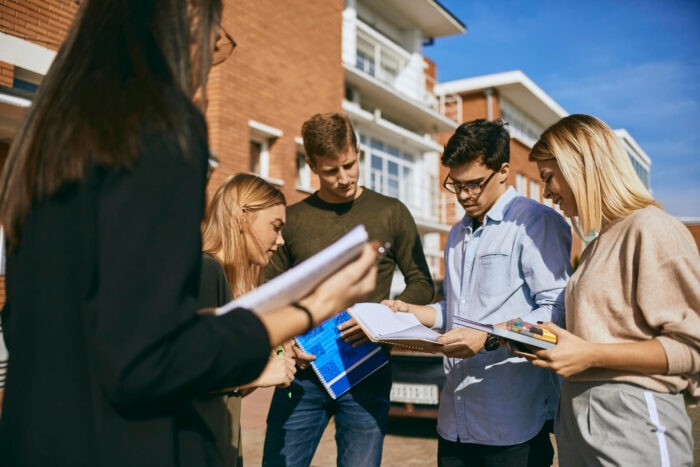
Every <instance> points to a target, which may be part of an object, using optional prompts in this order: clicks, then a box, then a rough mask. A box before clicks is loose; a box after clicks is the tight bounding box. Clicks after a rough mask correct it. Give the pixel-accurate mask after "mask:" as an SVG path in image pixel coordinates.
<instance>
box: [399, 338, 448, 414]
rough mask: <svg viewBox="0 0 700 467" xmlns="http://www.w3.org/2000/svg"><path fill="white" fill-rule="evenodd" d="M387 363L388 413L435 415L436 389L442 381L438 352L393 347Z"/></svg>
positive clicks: (438, 392) (436, 404) (439, 388)
mask: <svg viewBox="0 0 700 467" xmlns="http://www.w3.org/2000/svg"><path fill="white" fill-rule="evenodd" d="M391 363H392V385H391V397H390V399H391V409H390V411H389V415H390V416H394V417H417V418H437V413H438V411H437V408H438V402H439V401H440V393H441V392H442V387H443V385H444V384H445V370H444V369H443V365H442V354H429V353H424V352H413V351H406V350H400V348H398V347H394V349H393V350H392V352H391Z"/></svg>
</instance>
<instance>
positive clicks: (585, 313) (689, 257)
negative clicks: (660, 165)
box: [566, 206, 700, 397]
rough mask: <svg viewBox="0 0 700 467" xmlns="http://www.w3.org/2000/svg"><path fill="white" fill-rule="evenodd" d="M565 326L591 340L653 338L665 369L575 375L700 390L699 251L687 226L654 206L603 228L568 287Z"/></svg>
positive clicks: (657, 388) (667, 388) (597, 370)
mask: <svg viewBox="0 0 700 467" xmlns="http://www.w3.org/2000/svg"><path fill="white" fill-rule="evenodd" d="M566 324H567V329H568V330H569V331H571V332H572V333H574V334H576V335H577V336H580V337H582V338H584V339H586V340H588V341H591V342H600V343H622V342H634V341H640V340H646V339H652V338H656V339H658V341H659V342H660V343H661V345H662V346H663V348H664V350H665V352H666V357H667V359H668V373H667V374H665V375H661V374H659V375H643V374H640V373H636V372H629V371H619V370H607V369H600V368H592V369H589V370H587V371H585V372H582V373H579V374H577V375H574V376H573V377H571V378H570V380H572V381H625V382H629V383H634V384H637V385H639V386H642V387H645V388H648V389H652V390H655V391H659V392H673V393H675V392H681V391H683V390H688V392H689V393H690V394H691V395H693V396H695V397H697V396H700V390H699V385H698V383H699V382H700V379H699V375H698V372H700V257H699V256H698V249H697V246H696V245H695V242H694V240H693V238H692V236H691V235H690V232H689V231H688V229H687V228H686V227H685V226H684V225H683V224H681V223H680V222H679V221H678V220H677V219H675V218H674V217H672V216H670V215H668V214H666V213H665V212H664V211H662V210H660V209H658V208H656V207H654V206H649V207H647V208H644V209H640V210H638V211H636V212H634V213H633V214H631V215H629V216H627V217H626V218H623V219H620V220H618V221H615V222H613V223H611V224H609V225H607V226H605V228H603V230H602V232H601V233H600V235H599V236H598V238H596V239H595V240H594V241H593V242H591V244H590V245H588V247H587V248H586V250H585V251H584V252H583V255H582V258H581V263H580V265H579V267H578V269H577V271H576V272H575V273H574V275H573V276H572V277H571V280H570V281H569V284H568V286H567V288H566Z"/></svg>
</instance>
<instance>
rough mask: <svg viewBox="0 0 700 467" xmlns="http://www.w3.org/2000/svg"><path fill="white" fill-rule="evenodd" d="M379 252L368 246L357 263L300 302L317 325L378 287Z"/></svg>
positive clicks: (350, 265)
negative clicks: (311, 314)
mask: <svg viewBox="0 0 700 467" xmlns="http://www.w3.org/2000/svg"><path fill="white" fill-rule="evenodd" d="M376 263H377V249H376V248H375V247H374V246H372V245H370V244H369V243H368V244H366V245H365V247H364V249H363V250H362V254H361V255H360V256H359V258H357V259H356V260H355V261H353V262H351V263H350V264H348V265H347V266H345V267H344V268H342V269H340V270H339V271H338V272H336V273H335V274H333V275H332V276H330V277H329V278H328V279H326V280H325V281H324V282H323V283H322V284H320V285H319V286H318V287H317V288H316V289H315V290H314V291H313V292H311V293H310V294H309V295H307V296H306V297H305V298H303V299H302V300H300V302H301V303H302V304H303V305H304V306H306V307H307V308H308V309H309V310H310V311H311V312H312V313H313V317H314V323H315V324H316V325H318V324H320V323H322V322H323V321H325V320H326V319H328V318H330V317H331V316H333V315H334V314H336V313H338V312H340V311H342V310H344V309H346V308H348V307H349V306H351V305H354V304H355V303H357V302H360V301H362V300H363V299H364V298H365V297H366V296H367V294H369V293H370V292H371V291H372V290H374V288H375V287H376V285H377V264H376Z"/></svg>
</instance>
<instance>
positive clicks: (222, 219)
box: [202, 173, 286, 297]
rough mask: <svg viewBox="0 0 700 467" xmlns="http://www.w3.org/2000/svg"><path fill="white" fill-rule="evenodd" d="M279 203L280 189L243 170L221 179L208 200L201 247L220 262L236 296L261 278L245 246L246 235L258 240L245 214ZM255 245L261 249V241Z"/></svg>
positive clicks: (258, 268) (280, 202) (282, 197)
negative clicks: (222, 181) (209, 200)
mask: <svg viewBox="0 0 700 467" xmlns="http://www.w3.org/2000/svg"><path fill="white" fill-rule="evenodd" d="M280 204H281V205H285V204H286V200H285V198H284V195H283V194H282V192H281V191H279V190H278V189H277V188H276V187H275V186H273V185H271V184H270V183H268V182H266V181H265V180H263V179H262V178H260V177H256V176H255V175H251V174H244V173H240V174H236V175H233V176H230V177H228V178H227V179H226V180H224V183H223V184H222V185H221V186H220V187H219V188H218V189H217V190H216V193H215V194H214V197H213V198H212V200H211V203H210V204H209V207H208V209H207V214H206V217H205V220H204V224H203V228H202V250H203V251H204V252H205V253H208V254H210V255H212V256H214V257H215V258H216V259H217V260H218V261H219V262H220V263H221V265H222V266H223V268H224V273H225V274H226V279H227V281H228V283H229V285H230V286H231V291H232V292H233V294H234V296H236V297H238V296H241V295H243V294H244V293H246V292H249V291H251V290H252V289H254V288H255V287H256V286H257V285H258V284H259V283H260V279H261V269H260V266H258V265H256V264H252V262H251V259H250V258H249V257H248V250H247V249H246V241H247V239H252V241H254V242H256V243H258V242H259V241H258V237H257V235H255V232H253V231H252V230H250V224H249V222H248V220H247V218H246V215H247V214H248V213H254V212H255V211H260V210H262V209H267V208H270V207H273V206H277V205H280ZM246 233H248V235H247V236H246V235H245V234H246ZM255 246H256V247H257V248H260V249H261V250H262V246H261V245H259V244H257V245H255Z"/></svg>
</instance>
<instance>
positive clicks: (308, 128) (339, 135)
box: [301, 113, 357, 161]
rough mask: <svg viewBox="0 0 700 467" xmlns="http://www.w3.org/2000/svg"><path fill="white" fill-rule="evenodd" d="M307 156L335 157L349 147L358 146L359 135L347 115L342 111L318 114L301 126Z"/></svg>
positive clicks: (312, 158)
mask: <svg viewBox="0 0 700 467" xmlns="http://www.w3.org/2000/svg"><path fill="white" fill-rule="evenodd" d="M301 137H302V138H303V139H304V150H305V151H306V157H307V158H308V159H309V160H310V161H313V160H314V158H315V157H329V156H330V157H334V156H337V155H339V154H342V153H343V152H345V151H346V150H347V149H348V148H353V149H354V148H356V147H357V136H355V130H354V129H353V128H352V123H350V119H349V118H348V117H347V115H345V114H342V113H325V114H316V115H314V116H313V117H311V118H310V119H308V120H307V121H305V122H304V124H303V125H302V126H301Z"/></svg>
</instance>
